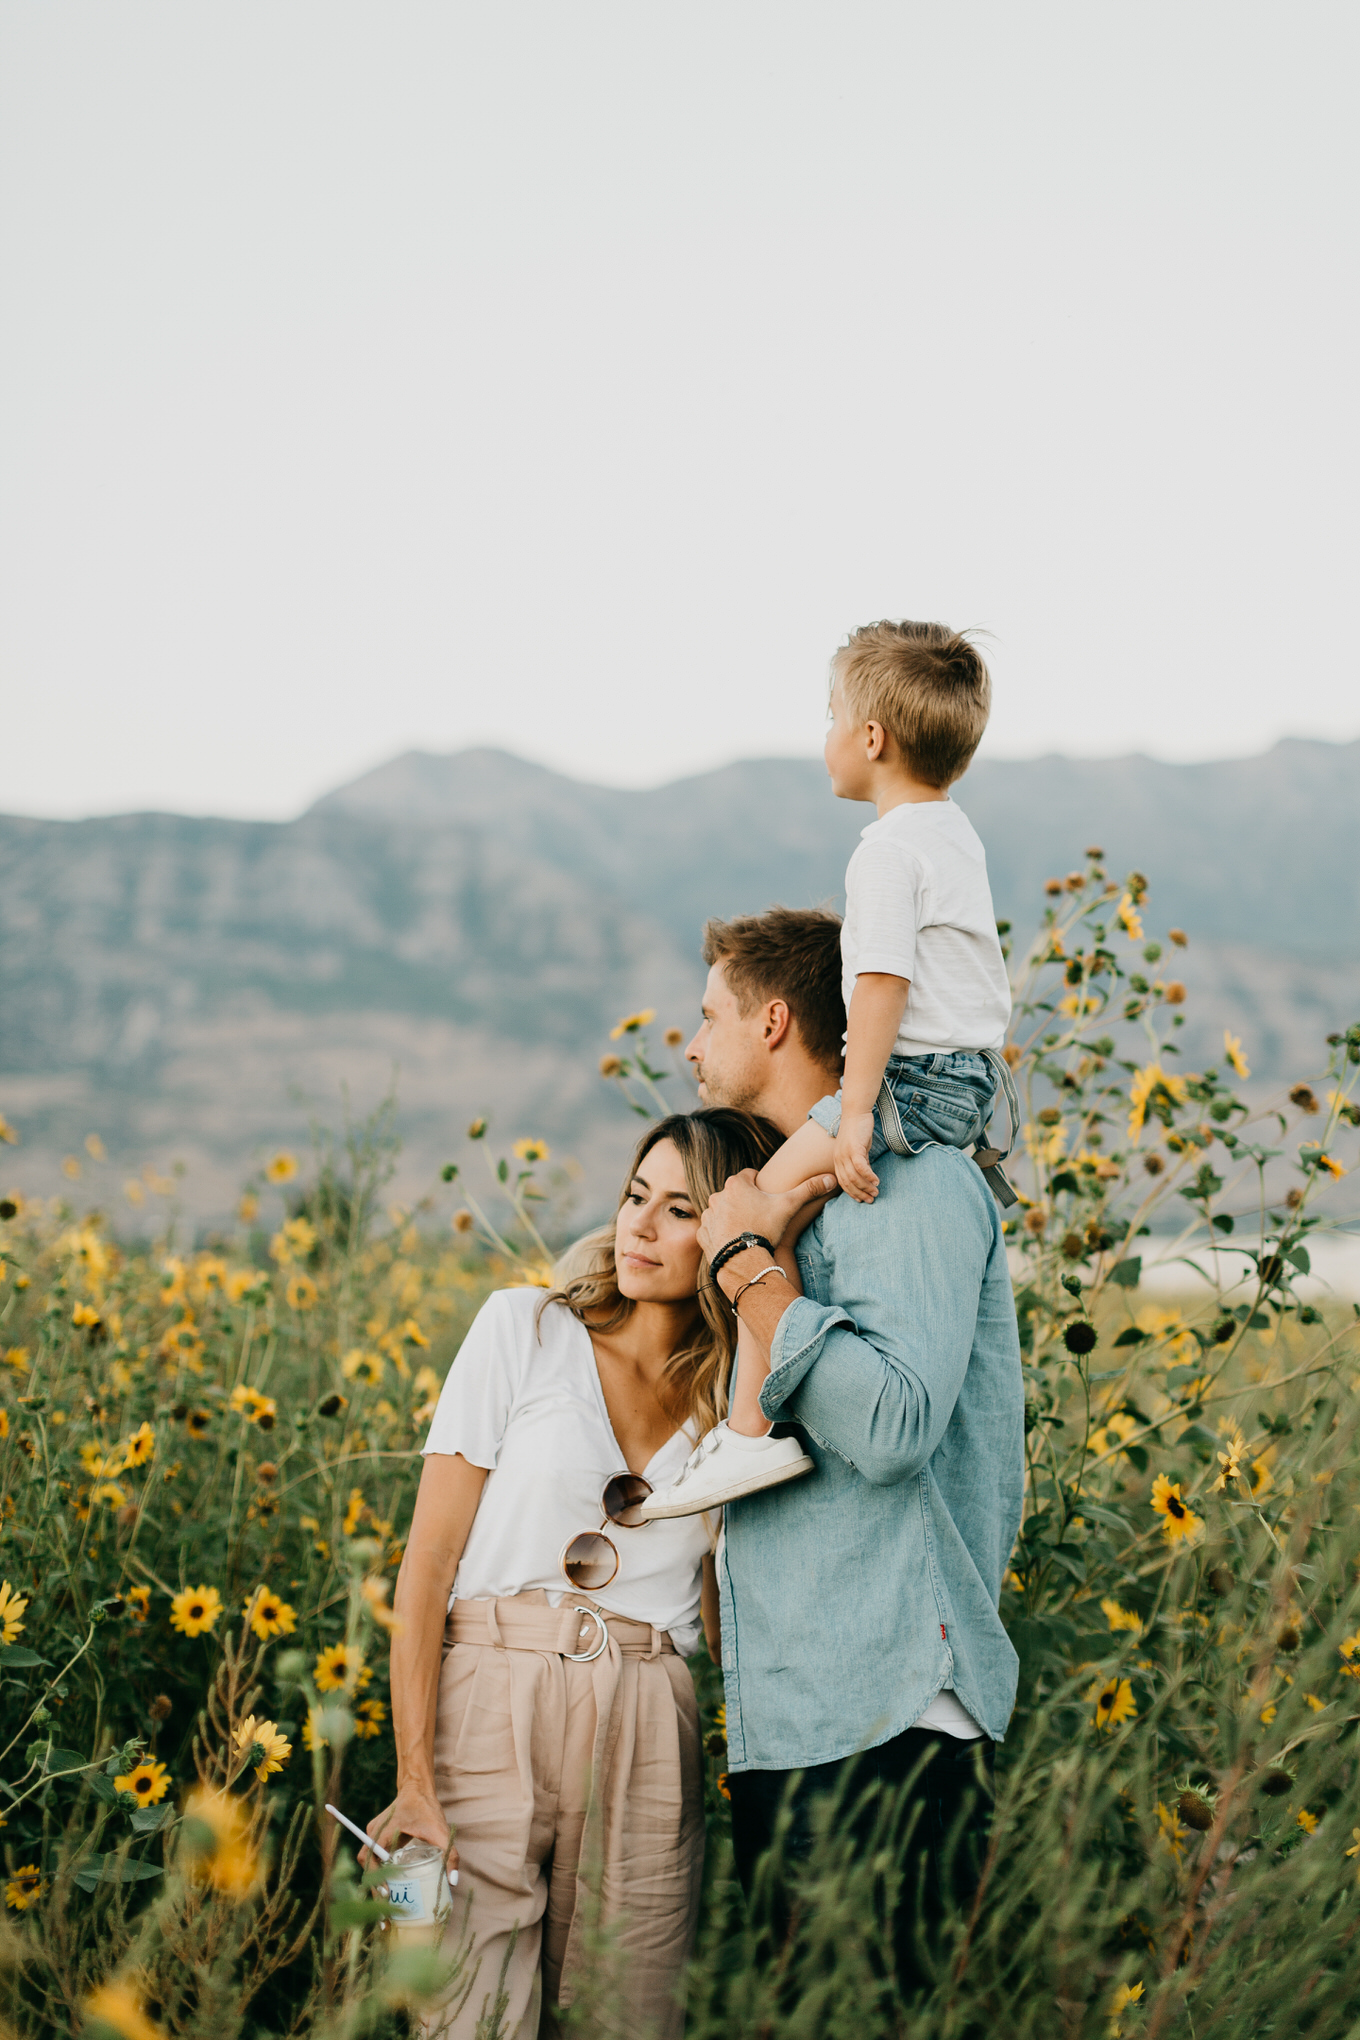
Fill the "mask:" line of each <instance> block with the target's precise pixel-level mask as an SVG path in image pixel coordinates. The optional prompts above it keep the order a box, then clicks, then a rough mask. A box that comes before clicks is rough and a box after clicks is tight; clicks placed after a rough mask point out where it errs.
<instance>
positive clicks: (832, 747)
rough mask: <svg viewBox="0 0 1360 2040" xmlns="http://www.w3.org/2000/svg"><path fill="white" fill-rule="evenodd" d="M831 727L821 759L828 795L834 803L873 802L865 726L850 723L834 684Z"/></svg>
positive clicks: (866, 725)
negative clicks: (828, 775) (831, 796)
mask: <svg viewBox="0 0 1360 2040" xmlns="http://www.w3.org/2000/svg"><path fill="white" fill-rule="evenodd" d="M828 712H829V714H830V717H831V727H830V729H829V730H828V731H827V733H826V744H825V746H824V747H823V756H824V757H825V759H826V769H827V771H828V772H829V773H830V775H831V791H832V792H833V793H834V794H835V796H836V798H837V800H872V799H873V792H872V774H873V760H872V758H871V756H870V753H869V750H868V744H867V739H868V731H869V725H868V724H867V723H856V722H854V721H852V719H851V717H850V714H849V711H848V710H847V708H846V706H845V701H844V698H843V697H842V694H841V683H840V681H839V679H837V680H836V682H835V683H834V685H833V686H832V689H831V702H830V707H829V711H828Z"/></svg>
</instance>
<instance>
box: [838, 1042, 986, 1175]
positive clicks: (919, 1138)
mask: <svg viewBox="0 0 1360 2040" xmlns="http://www.w3.org/2000/svg"><path fill="white" fill-rule="evenodd" d="M884 1083H885V1084H886V1086H887V1088H888V1089H889V1090H890V1091H891V1092H892V1095H893V1100H894V1102H895V1103H896V1106H897V1110H898V1114H899V1116H900V1118H901V1121H902V1130H903V1132H904V1133H905V1135H906V1137H907V1148H908V1151H909V1152H910V1153H911V1154H918V1153H919V1152H920V1150H921V1149H922V1148H923V1147H930V1146H932V1145H936V1146H939V1147H957V1148H966V1147H976V1146H977V1145H978V1143H979V1142H980V1141H981V1140H982V1136H983V1134H984V1132H985V1131H986V1128H987V1122H988V1120H989V1119H990V1118H991V1116H992V1104H993V1100H994V1099H995V1097H996V1072H995V1071H994V1069H993V1068H992V1065H991V1064H990V1063H989V1062H988V1061H987V1058H986V1057H985V1056H983V1055H976V1054H974V1053H972V1052H971V1051H970V1050H967V1049H957V1050H955V1051H953V1052H952V1053H950V1054H941V1055H893V1056H889V1058H888V1067H887V1070H886V1072H885V1074H884ZM808 1117H809V1119H815V1120H816V1122H817V1124H818V1126H820V1127H822V1128H824V1129H825V1131H826V1132H827V1133H830V1134H836V1133H839V1132H840V1126H841V1094H840V1092H839V1091H837V1093H836V1095H835V1097H834V1098H822V1099H819V1100H818V1102H817V1104H815V1105H814V1106H813V1108H812V1110H811V1112H810V1113H809V1114H808ZM888 1146H889V1143H888V1140H887V1138H886V1136H885V1135H884V1132H883V1108H882V1105H881V1104H879V1105H876V1106H875V1107H874V1137H873V1140H872V1142H871V1143H870V1146H869V1159H870V1161H871V1162H872V1161H876V1160H877V1159H878V1157H879V1156H880V1155H882V1154H886V1153H887V1152H888Z"/></svg>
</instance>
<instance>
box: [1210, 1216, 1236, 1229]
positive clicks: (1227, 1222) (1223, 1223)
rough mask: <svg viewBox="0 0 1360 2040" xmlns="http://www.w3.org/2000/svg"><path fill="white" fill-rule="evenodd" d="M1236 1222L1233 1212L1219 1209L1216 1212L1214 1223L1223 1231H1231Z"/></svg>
mask: <svg viewBox="0 0 1360 2040" xmlns="http://www.w3.org/2000/svg"><path fill="white" fill-rule="evenodd" d="M1235 1222H1236V1221H1235V1220H1234V1219H1233V1216H1232V1213H1231V1212H1228V1211H1218V1212H1215V1213H1214V1225H1215V1226H1216V1228H1217V1229H1218V1231H1219V1232H1221V1233H1230V1232H1231V1231H1232V1229H1233V1226H1234V1224H1235Z"/></svg>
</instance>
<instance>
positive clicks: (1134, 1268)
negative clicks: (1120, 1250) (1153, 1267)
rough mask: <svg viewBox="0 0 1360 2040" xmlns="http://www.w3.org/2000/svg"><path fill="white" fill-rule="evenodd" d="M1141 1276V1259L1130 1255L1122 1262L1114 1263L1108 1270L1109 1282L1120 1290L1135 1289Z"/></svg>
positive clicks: (1137, 1255) (1139, 1256) (1138, 1256)
mask: <svg viewBox="0 0 1360 2040" xmlns="http://www.w3.org/2000/svg"><path fill="white" fill-rule="evenodd" d="M1142 1274H1143V1257H1142V1255H1141V1254H1130V1255H1128V1257H1127V1258H1126V1259H1125V1260H1123V1261H1116V1262H1115V1264H1114V1266H1113V1268H1111V1270H1110V1280H1111V1282H1113V1283H1114V1284H1115V1285H1116V1286H1117V1287H1118V1288H1120V1289H1136V1288H1137V1287H1138V1284H1139V1282H1140V1280H1141V1279H1142Z"/></svg>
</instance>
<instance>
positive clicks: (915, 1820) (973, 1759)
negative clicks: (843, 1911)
mask: <svg viewBox="0 0 1360 2040" xmlns="http://www.w3.org/2000/svg"><path fill="white" fill-rule="evenodd" d="M992 1758H993V1745H992V1744H991V1743H990V1742H989V1741H988V1740H987V1739H986V1738H985V1737H979V1738H977V1739H976V1740H973V1741H969V1742H964V1741H961V1740H960V1739H958V1738H957V1737H955V1736H950V1735H944V1734H939V1733H934V1732H931V1731H928V1730H926V1729H921V1728H908V1729H904V1730H903V1732H902V1733H901V1735H895V1736H893V1737H892V1738H891V1739H890V1740H889V1741H888V1742H885V1743H880V1744H879V1745H878V1747H877V1748H875V1749H870V1750H864V1751H861V1752H860V1753H858V1754H857V1755H855V1756H852V1757H841V1758H839V1759H838V1760H837V1761H835V1762H834V1763H830V1764H811V1765H809V1766H808V1768H807V1769H806V1770H804V1771H802V1772H795V1771H735V1772H733V1774H732V1776H731V1778H730V1779H729V1780H728V1785H729V1789H730V1791H731V1794H732V1845H733V1852H734V1854H735V1857H736V1867H737V1875H738V1877H739V1878H740V1879H741V1883H742V1889H743V1890H744V1891H745V1893H746V1896H747V1898H748V1899H749V1898H750V1897H751V1894H752V1891H753V1889H754V1887H755V1883H756V1871H757V1866H758V1864H759V1862H760V1859H761V1857H762V1856H764V1855H765V1853H766V1852H767V1850H768V1849H769V1848H770V1845H771V1843H772V1841H773V1839H774V1834H775V1827H776V1824H777V1821H778V1818H779V1813H780V1809H781V1807H783V1806H784V1804H785V1797H786V1795H790V1796H789V1800H788V1804H789V1807H790V1811H791V1814H792V1819H791V1821H790V1824H789V1827H788V1829H787V1830H786V1832H785V1835H784V1839H783V1858H784V1860H785V1861H786V1862H788V1863H789V1864H790V1865H796V1864H798V1863H801V1862H806V1861H807V1860H808V1858H809V1857H810V1856H811V1855H812V1852H813V1849H814V1847H815V1843H816V1836H815V1833H814V1828H813V1819H812V1809H813V1806H814V1804H815V1802H816V1801H817V1800H819V1799H822V1798H825V1797H827V1796H833V1797H839V1799H840V1803H841V1805H842V1806H843V1807H844V1809H845V1818H844V1820H843V1821H839V1820H838V1822H837V1831H838V1832H840V1833H843V1832H844V1831H845V1829H846V1828H847V1827H848V1828H849V1830H850V1832H851V1833H852V1834H853V1835H854V1837H855V1839H856V1840H857V1841H859V1842H861V1843H862V1844H863V1845H864V1846H865V1847H868V1846H869V1844H870V1843H871V1841H874V1840H875V1838H876V1837H877V1838H878V1845H879V1846H882V1843H883V1840H885V1839H886V1840H888V1841H889V1842H890V1843H892V1844H895V1846H896V1847H898V1848H901V1850H902V1852H903V1861H902V1868H903V1876H902V1882H901V1886H900V1892H899V1899H898V1904H897V1907H896V1910H895V1913H894V1917H893V1920H892V1922H891V1933H892V1942H893V1950H894V1956H895V1960H896V1968H897V1985H898V1989H899V1990H900V1992H901V1993H902V1995H903V1996H904V1997H908V1998H909V1997H911V1996H913V1995H914V1994H915V1993H916V1992H917V1991H920V1990H923V1989H925V1988H927V1987H928V1978H927V1977H926V1975H925V1974H924V1972H923V1970H922V1967H921V1963H920V1959H919V1955H918V1950H917V1939H918V1934H920V1933H923V1934H924V1936H925V1938H926V1939H927V1940H928V1941H930V1940H933V1939H934V1938H935V1935H936V1934H937V1932H938V1929H939V1927H940V1925H941V1923H942V1922H943V1921H944V1919H945V1918H946V1917H947V1915H948V1914H949V1913H951V1912H958V1911H963V1912H964V1913H965V1914H966V1913H967V1912H968V1911H969V1910H970V1909H971V1906H972V1902H973V1898H974V1894H975V1893H976V1890H977V1884H978V1877H979V1874H980V1871H981V1867H982V1861H983V1857H984V1855H985V1853H986V1847H987V1834H988V1827H989V1822H990V1816H991V1773H992ZM795 1781H796V1782H795ZM875 1785H877V1786H878V1787H879V1790H878V1791H877V1792H872V1791H871V1790H870V1788H871V1787H873V1786H875ZM885 1796H890V1797H891V1799H892V1802H893V1807H894V1819H893V1833H892V1834H891V1835H890V1836H888V1837H884V1836H883V1835H882V1828H881V1824H882V1821H883V1801H884V1798H885ZM908 1831H910V1833H909V1838H908ZM904 1838H906V1839H904ZM790 1916H791V1913H790V1895H789V1892H788V1889H787V1886H786V1885H785V1883H784V1881H783V1880H782V1879H780V1878H776V1880H775V1882H774V1886H773V1890H772V1892H771V1894H770V1906H769V1911H768V1913H767V1914H766V1917H765V1919H764V1920H763V1921H762V1922H760V1924H763V1925H765V1926H767V1928H768V1930H769V1931H770V1933H771V1934H772V1936H773V1939H774V1943H775V1945H776V1946H782V1944H783V1943H784V1941H785V1940H786V1938H787V1935H788V1931H789V1924H790Z"/></svg>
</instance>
